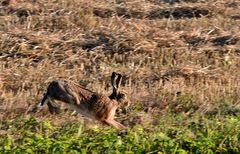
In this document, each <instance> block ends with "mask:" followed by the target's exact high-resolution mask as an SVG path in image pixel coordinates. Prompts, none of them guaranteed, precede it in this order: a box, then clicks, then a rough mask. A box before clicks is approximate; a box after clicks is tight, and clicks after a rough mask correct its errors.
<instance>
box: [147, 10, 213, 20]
mask: <svg viewBox="0 0 240 154" xmlns="http://www.w3.org/2000/svg"><path fill="white" fill-rule="evenodd" d="M209 14H210V11H209V10H207V9H204V8H197V7H177V8H169V9H156V10H153V11H151V12H150V13H149V15H148V18H149V19H162V18H174V19H181V18H201V17H203V16H207V15H209Z"/></svg>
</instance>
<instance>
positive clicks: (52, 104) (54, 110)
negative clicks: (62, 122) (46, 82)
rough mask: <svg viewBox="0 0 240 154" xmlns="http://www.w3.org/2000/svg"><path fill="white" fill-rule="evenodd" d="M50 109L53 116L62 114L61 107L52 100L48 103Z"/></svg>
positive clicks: (49, 99)
mask: <svg viewBox="0 0 240 154" xmlns="http://www.w3.org/2000/svg"><path fill="white" fill-rule="evenodd" d="M47 105H48V109H49V111H50V113H51V114H59V113H60V106H59V105H58V104H57V103H56V101H55V100H54V99H52V98H50V97H49V98H48V101H47Z"/></svg>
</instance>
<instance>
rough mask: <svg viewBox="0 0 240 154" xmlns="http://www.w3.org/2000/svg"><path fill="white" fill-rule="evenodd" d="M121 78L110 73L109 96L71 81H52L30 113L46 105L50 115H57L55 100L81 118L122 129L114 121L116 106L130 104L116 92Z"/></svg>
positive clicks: (122, 127) (57, 108)
mask: <svg viewBox="0 0 240 154" xmlns="http://www.w3.org/2000/svg"><path fill="white" fill-rule="evenodd" d="M121 78H122V75H121V74H119V73H115V72H113V73H112V77H111V84H112V87H113V92H112V94H111V95H110V96H105V95H102V94H97V93H95V92H93V91H91V90H88V89H86V88H84V87H82V86H81V85H78V84H76V83H74V82H72V81H66V80H64V81H52V82H51V83H50V84H49V86H48V88H47V93H46V94H45V95H44V97H43V99H42V101H41V102H40V103H39V104H38V105H37V106H36V107H35V108H34V109H33V110H32V112H36V111H37V110H38V109H39V108H41V107H42V106H44V105H45V104H46V103H47V105H48V108H49V110H50V112H51V113H59V111H60V108H59V107H58V106H57V105H56V102H55V100H58V101H62V102H65V103H67V104H68V105H69V106H70V107H71V108H73V109H74V110H76V111H77V112H78V113H80V114H82V115H83V116H86V117H89V118H92V119H95V120H98V121H100V122H102V123H104V124H108V125H113V126H114V127H116V128H117V129H124V128H126V127H125V126H123V125H122V124H120V123H119V122H117V121H115V120H114V116H115V112H116V109H117V108H118V106H119V105H125V106H128V105H129V103H130V101H129V100H128V99H127V97H126V95H125V94H123V93H121V92H119V91H118V88H119V85H120V83H121Z"/></svg>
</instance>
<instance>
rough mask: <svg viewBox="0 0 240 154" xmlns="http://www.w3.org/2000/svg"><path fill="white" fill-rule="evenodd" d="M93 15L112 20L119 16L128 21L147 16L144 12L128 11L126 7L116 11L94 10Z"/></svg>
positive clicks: (118, 8)
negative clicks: (111, 18) (113, 17)
mask: <svg viewBox="0 0 240 154" xmlns="http://www.w3.org/2000/svg"><path fill="white" fill-rule="evenodd" d="M93 14H94V15H95V16H98V17H101V18H110V17H112V16H114V15H117V16H120V17H124V18H128V19H129V18H137V19H142V18H144V16H145V14H144V12H141V11H135V10H131V9H127V8H124V7H116V9H115V10H112V9H107V8H94V9H93Z"/></svg>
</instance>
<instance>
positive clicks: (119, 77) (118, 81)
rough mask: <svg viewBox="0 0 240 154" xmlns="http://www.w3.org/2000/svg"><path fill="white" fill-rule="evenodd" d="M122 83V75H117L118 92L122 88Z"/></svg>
mask: <svg viewBox="0 0 240 154" xmlns="http://www.w3.org/2000/svg"><path fill="white" fill-rule="evenodd" d="M121 82H122V75H121V74H119V73H117V79H116V87H117V91H118V88H119V87H120V84H121Z"/></svg>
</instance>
